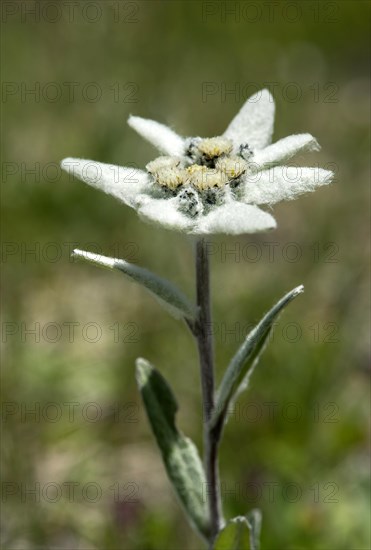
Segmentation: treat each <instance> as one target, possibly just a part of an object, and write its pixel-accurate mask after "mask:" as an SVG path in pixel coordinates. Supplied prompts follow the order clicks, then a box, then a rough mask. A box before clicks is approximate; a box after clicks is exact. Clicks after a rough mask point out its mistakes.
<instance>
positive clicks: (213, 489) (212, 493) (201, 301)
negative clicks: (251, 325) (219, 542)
mask: <svg viewBox="0 0 371 550" xmlns="http://www.w3.org/2000/svg"><path fill="white" fill-rule="evenodd" d="M196 285H197V305H198V308H199V311H198V318H197V322H196V325H195V336H196V338H197V343H198V352H199V356H200V368H201V386H202V399H203V418H204V464H205V472H206V479H207V493H208V500H209V509H210V519H211V533H210V544H211V547H212V543H213V540H214V539H215V537H216V535H217V534H218V532H219V530H220V528H221V522H222V516H221V499H220V486H219V472H218V443H219V437H218V434H217V433H216V432H215V431H211V430H210V429H209V419H210V417H211V414H212V411H213V409H214V355H213V338H212V324H211V307H210V276H209V258H208V251H207V245H206V243H205V241H204V240H203V239H200V240H198V241H197V245H196Z"/></svg>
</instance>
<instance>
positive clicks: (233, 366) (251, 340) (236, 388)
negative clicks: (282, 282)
mask: <svg viewBox="0 0 371 550" xmlns="http://www.w3.org/2000/svg"><path fill="white" fill-rule="evenodd" d="M303 291H304V287H303V286H302V285H300V286H298V287H296V288H294V289H293V290H291V292H288V293H287V294H286V295H285V296H284V297H283V298H281V300H279V302H277V304H276V305H275V306H274V307H273V308H272V309H271V310H270V311H269V312H268V313H267V314H266V315H265V316H264V317H263V319H262V320H261V321H260V323H259V324H258V325H256V327H255V328H254V329H253V330H252V331H251V332H250V333H249V334H248V336H247V337H246V339H245V341H244V342H243V344H242V345H241V346H240V348H239V350H238V351H237V353H236V355H235V356H234V357H233V358H232V361H231V362H230V364H229V366H228V368H227V370H226V372H225V374H224V377H223V380H222V382H221V384H220V387H219V390H218V395H217V399H216V404H215V409H214V413H213V416H212V418H211V420H210V426H211V427H215V426H216V425H219V426H222V424H223V422H224V420H225V417H226V414H227V409H228V405H229V403H230V401H231V400H232V399H233V398H234V396H236V395H238V394H239V393H240V391H242V390H243V389H246V387H247V384H248V381H249V377H250V376H251V374H252V372H253V370H254V367H255V365H256V363H257V361H258V359H259V355H260V353H261V351H262V349H263V347H264V344H265V342H266V341H267V338H268V335H269V332H270V330H271V328H272V325H273V322H274V320H275V319H276V317H277V316H278V315H279V314H280V313H281V311H282V310H283V309H284V308H285V306H287V304H288V303H289V302H291V300H293V299H294V298H295V297H296V296H297V295H298V294H300V293H302V292H303Z"/></svg>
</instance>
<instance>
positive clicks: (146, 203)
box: [138, 196, 195, 233]
mask: <svg viewBox="0 0 371 550" xmlns="http://www.w3.org/2000/svg"><path fill="white" fill-rule="evenodd" d="M141 198H142V200H141V201H140V204H139V207H138V214H139V216H140V217H141V218H143V219H144V220H146V221H148V222H150V223H154V224H157V225H161V226H163V227H165V228H166V229H172V230H175V231H184V232H186V233H188V232H189V231H190V230H191V228H192V227H193V226H194V225H195V221H194V219H193V218H190V217H188V216H186V215H184V214H183V213H182V212H181V211H180V210H178V206H179V201H178V199H177V198H176V197H174V198H171V199H154V198H151V197H144V196H142V197H141Z"/></svg>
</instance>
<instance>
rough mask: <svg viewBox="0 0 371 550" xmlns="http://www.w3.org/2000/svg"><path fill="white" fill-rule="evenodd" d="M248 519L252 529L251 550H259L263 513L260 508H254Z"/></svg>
mask: <svg viewBox="0 0 371 550" xmlns="http://www.w3.org/2000/svg"><path fill="white" fill-rule="evenodd" d="M246 519H247V523H248V525H249V529H250V546H251V550H259V548H260V531H261V525H262V513H261V511H260V510H258V508H254V509H253V510H251V512H249V513H248V514H247V516H246Z"/></svg>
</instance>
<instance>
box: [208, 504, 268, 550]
mask: <svg viewBox="0 0 371 550" xmlns="http://www.w3.org/2000/svg"><path fill="white" fill-rule="evenodd" d="M261 519H262V516H261V512H260V510H258V509H254V510H251V512H249V513H248V514H247V515H246V516H237V517H236V518H233V519H231V520H230V521H229V522H228V523H227V525H226V526H225V527H224V528H223V529H222V530H221V531H220V533H219V534H218V536H217V538H216V540H215V542H214V547H213V550H259V547H260V542H259V539H260V528H261Z"/></svg>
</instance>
